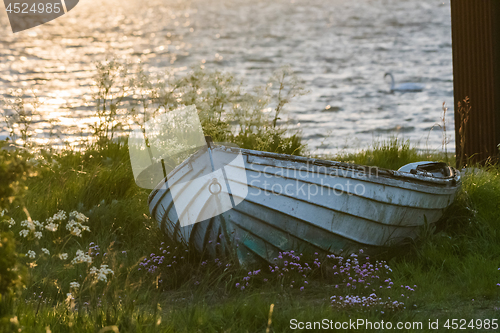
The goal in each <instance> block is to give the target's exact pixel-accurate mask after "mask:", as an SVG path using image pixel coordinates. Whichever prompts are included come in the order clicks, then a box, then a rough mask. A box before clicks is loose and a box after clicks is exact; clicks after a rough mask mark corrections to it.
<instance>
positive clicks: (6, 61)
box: [0, 0, 454, 153]
mask: <svg viewBox="0 0 500 333" xmlns="http://www.w3.org/2000/svg"><path fill="white" fill-rule="evenodd" d="M110 56H116V57H119V58H123V59H127V60H130V61H134V62H136V61H138V60H140V61H141V62H142V63H143V64H144V65H145V66H146V68H147V69H148V70H150V71H151V72H161V71H165V70H167V69H169V68H175V70H177V71H180V72H183V71H186V70H187V69H188V68H189V67H190V66H192V65H196V64H201V62H202V61H203V62H204V65H205V67H206V68H207V69H217V70H223V71H227V72H230V73H232V74H234V76H235V77H236V78H238V79H243V80H244V82H245V84H247V85H248V86H256V85H262V84H265V83H266V81H267V79H268V78H269V77H270V76H271V74H272V72H273V71H274V70H276V69H278V68H280V67H281V66H282V65H285V64H289V65H290V66H291V68H292V69H293V70H294V71H295V73H296V74H297V75H298V76H299V78H300V79H301V80H302V81H303V84H304V86H305V88H306V89H307V90H309V91H310V92H309V93H308V94H307V95H305V96H302V97H300V98H297V99H295V100H294V101H293V102H292V103H291V104H290V105H289V106H288V108H287V117H288V118H289V120H290V124H291V125H290V126H291V127H292V128H300V129H301V131H302V133H303V136H304V138H305V141H306V142H307V143H308V145H309V149H310V150H311V151H313V152H316V153H327V152H336V151H339V150H342V149H348V150H351V149H358V148H367V147H368V146H369V144H370V143H371V142H372V141H373V139H374V138H381V139H384V138H387V137H389V136H390V135H398V136H399V137H401V138H409V139H411V140H412V142H413V143H415V144H417V145H418V146H419V147H421V148H426V147H428V148H431V149H441V140H442V136H441V131H440V129H439V128H437V127H434V129H433V130H432V131H431V128H432V126H433V125H435V124H436V123H439V122H440V118H441V116H442V110H441V106H442V103H443V102H446V103H447V105H449V112H448V117H447V118H448V119H447V121H448V124H449V127H448V130H449V133H450V134H453V133H454V132H453V131H454V128H453V71H452V51H451V23H450V3H449V0H446V1H444V2H443V1H436V0H352V1H345V0H310V1H303V0H273V1H253V0H246V1H243V0H203V1H202V0H190V1H188V0H183V1H175V0H150V1H143V0H108V1H99V2H98V1H92V0H81V1H80V3H79V4H78V6H77V7H76V8H75V9H73V10H72V11H70V12H69V13H68V14H67V15H65V16H63V17H61V18H59V19H57V20H55V21H52V22H50V23H48V24H46V25H43V26H40V27H36V28H33V29H30V30H28V31H24V32H21V33H17V34H12V32H11V30H10V27H9V26H8V18H7V15H6V13H5V10H4V6H3V4H1V5H0V94H2V95H5V94H6V93H7V92H8V91H9V90H10V89H18V88H24V89H37V94H38V96H39V97H40V99H41V101H43V104H42V105H41V107H40V111H41V113H42V118H41V119H38V120H37V121H36V124H35V126H36V128H37V132H38V135H39V136H40V137H41V136H43V135H46V134H47V133H48V131H49V128H50V124H49V121H50V119H57V120H59V121H60V122H59V124H60V126H61V129H63V130H69V129H70V128H72V127H73V129H74V128H75V126H80V127H81V126H84V124H85V123H86V122H88V116H89V112H90V110H91V109H92V105H91V102H90V94H89V92H90V87H91V85H92V82H93V80H92V76H93V75H94V71H95V62H96V61H100V60H104V59H106V58H109V57H110ZM388 71H389V72H392V73H393V74H394V76H395V78H396V82H403V81H405V82H415V83H420V84H423V85H425V89H424V91H422V92H416V93H394V94H390V93H388V92H389V83H388V80H386V81H384V73H385V72H388ZM2 135H3V136H5V135H6V132H5V131H3V132H2ZM68 135H69V134H68ZM453 147H454V141H453V138H451V142H450V147H449V148H452V149H453Z"/></svg>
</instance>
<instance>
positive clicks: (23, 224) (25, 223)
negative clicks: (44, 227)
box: [21, 220, 36, 231]
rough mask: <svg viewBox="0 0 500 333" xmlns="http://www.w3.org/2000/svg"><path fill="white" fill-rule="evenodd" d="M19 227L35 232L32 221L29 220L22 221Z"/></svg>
mask: <svg viewBox="0 0 500 333" xmlns="http://www.w3.org/2000/svg"><path fill="white" fill-rule="evenodd" d="M21 227H26V228H28V229H30V230H31V231H34V230H35V228H36V227H35V224H34V223H33V221H30V220H24V221H22V222H21Z"/></svg>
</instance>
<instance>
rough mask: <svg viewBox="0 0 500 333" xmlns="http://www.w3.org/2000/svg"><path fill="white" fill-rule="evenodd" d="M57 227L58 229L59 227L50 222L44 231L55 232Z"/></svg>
mask: <svg viewBox="0 0 500 333" xmlns="http://www.w3.org/2000/svg"><path fill="white" fill-rule="evenodd" d="M58 227H59V225H57V224H55V223H53V222H50V223H49V224H47V225H46V226H45V229H47V230H48V231H51V232H56V231H57V228H58Z"/></svg>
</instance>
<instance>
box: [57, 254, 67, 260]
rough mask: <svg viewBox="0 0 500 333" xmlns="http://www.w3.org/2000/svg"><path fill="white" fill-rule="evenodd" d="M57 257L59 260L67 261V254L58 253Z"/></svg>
mask: <svg viewBox="0 0 500 333" xmlns="http://www.w3.org/2000/svg"><path fill="white" fill-rule="evenodd" d="M58 257H59V259H61V260H66V259H68V254H67V253H59V255H58Z"/></svg>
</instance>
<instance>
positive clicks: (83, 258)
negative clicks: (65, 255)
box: [71, 250, 92, 264]
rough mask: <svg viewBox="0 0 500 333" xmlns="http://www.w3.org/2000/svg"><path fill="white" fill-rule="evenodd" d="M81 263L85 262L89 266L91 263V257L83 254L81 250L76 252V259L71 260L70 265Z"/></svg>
mask: <svg viewBox="0 0 500 333" xmlns="http://www.w3.org/2000/svg"><path fill="white" fill-rule="evenodd" d="M82 262H87V263H89V264H91V263H92V257H91V256H89V255H88V254H86V253H84V252H83V251H82V250H78V251H76V257H74V258H73V260H71V263H72V264H79V263H82Z"/></svg>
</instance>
